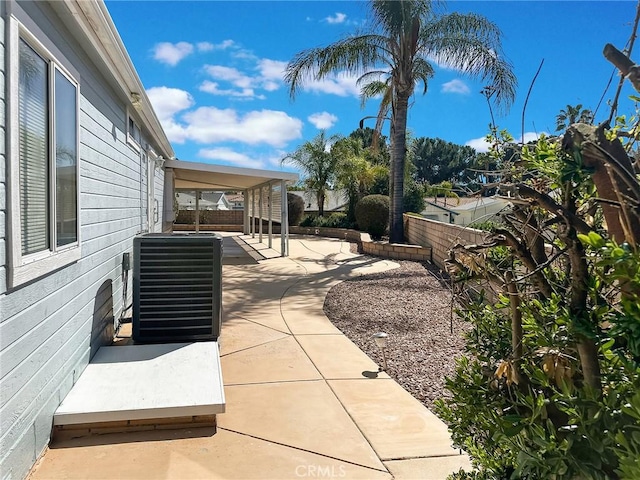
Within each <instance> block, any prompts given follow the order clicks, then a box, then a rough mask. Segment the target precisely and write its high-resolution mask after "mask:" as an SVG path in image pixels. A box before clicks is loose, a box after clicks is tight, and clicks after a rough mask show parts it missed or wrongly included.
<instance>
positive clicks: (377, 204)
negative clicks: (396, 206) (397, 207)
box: [356, 195, 389, 240]
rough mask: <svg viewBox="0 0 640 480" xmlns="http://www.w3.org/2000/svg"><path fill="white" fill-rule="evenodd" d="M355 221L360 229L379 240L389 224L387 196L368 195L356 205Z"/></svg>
mask: <svg viewBox="0 0 640 480" xmlns="http://www.w3.org/2000/svg"><path fill="white" fill-rule="evenodd" d="M356 222H357V224H358V227H359V229H360V230H362V231H365V232H367V233H368V234H369V235H371V238H372V239H373V240H381V239H382V236H383V235H384V234H385V232H386V231H387V226H388V225H389V197H387V196H384V195H368V196H366V197H364V198H363V199H362V200H360V201H359V202H358V204H357V205H356Z"/></svg>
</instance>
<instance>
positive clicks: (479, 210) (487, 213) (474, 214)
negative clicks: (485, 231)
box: [454, 201, 507, 227]
mask: <svg viewBox="0 0 640 480" xmlns="http://www.w3.org/2000/svg"><path fill="white" fill-rule="evenodd" d="M506 206H507V202H504V201H491V202H490V203H487V204H481V205H477V206H475V207H473V208H465V209H460V210H458V212H459V215H456V216H455V217H454V223H455V224H456V225H460V226H463V227H464V226H467V225H469V224H471V223H473V222H483V221H487V220H491V219H492V218H493V217H494V216H495V215H496V214H498V213H499V212H501V211H502V210H504V208H505V207H506Z"/></svg>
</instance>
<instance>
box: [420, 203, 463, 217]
mask: <svg viewBox="0 0 640 480" xmlns="http://www.w3.org/2000/svg"><path fill="white" fill-rule="evenodd" d="M424 203H425V209H424V210H423V212H424V211H427V210H428V209H427V208H426V206H427V205H431V206H432V207H434V208H437V209H439V210H442V211H445V212H449V213H452V214H454V215H459V214H458V212H455V211H453V210H451V209H450V208H447V207H445V206H443V205H438V204H437V203H433V202H431V201H429V200H425V201H424Z"/></svg>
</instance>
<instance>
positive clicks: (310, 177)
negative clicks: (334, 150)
mask: <svg viewBox="0 0 640 480" xmlns="http://www.w3.org/2000/svg"><path fill="white" fill-rule="evenodd" d="M339 138H340V137H339V136H336V135H333V136H327V134H326V133H325V131H324V130H323V131H321V132H320V133H319V134H318V135H317V136H316V137H315V138H314V139H313V140H311V141H307V142H304V143H303V144H302V145H300V147H298V148H297V149H296V150H295V151H294V152H293V153H290V154H289V155H287V156H285V157H284V158H283V159H282V160H281V162H282V163H287V164H290V165H294V166H296V167H298V168H299V169H300V170H301V171H302V175H303V177H304V178H303V182H304V185H305V187H306V188H307V189H308V190H310V191H312V192H313V193H314V194H315V196H316V200H317V202H318V213H319V215H320V216H323V215H324V203H325V198H326V195H327V191H328V190H330V189H331V188H332V186H333V185H334V183H335V180H336V170H337V165H338V158H337V157H336V156H335V155H332V154H331V145H332V144H333V143H335V142H336V141H337V140H338V139H339Z"/></svg>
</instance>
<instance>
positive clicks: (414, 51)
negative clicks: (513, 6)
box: [285, 0, 516, 242]
mask: <svg viewBox="0 0 640 480" xmlns="http://www.w3.org/2000/svg"><path fill="white" fill-rule="evenodd" d="M371 10H372V17H373V23H372V25H371V31H370V32H368V33H364V34H360V35H355V36H349V37H347V38H344V39H342V40H339V41H337V42H336V43H333V44H331V45H328V46H326V47H323V48H313V49H309V50H305V51H302V52H300V53H298V54H297V55H296V56H295V57H294V58H293V59H292V60H291V61H290V62H289V64H288V66H287V69H286V73H285V81H286V82H287V83H288V84H289V88H290V94H291V96H292V98H294V97H295V94H296V92H297V91H298V90H299V89H300V88H301V87H302V85H303V84H304V83H305V82H306V81H308V80H311V79H313V80H320V79H322V78H324V77H326V76H328V75H330V74H332V73H335V72H338V71H342V70H344V71H347V72H349V73H351V74H355V75H361V77H360V80H361V84H362V85H364V86H365V87H366V86H367V85H371V90H376V91H377V92H378V93H380V92H382V94H383V102H382V105H381V107H382V108H381V109H380V112H381V114H382V116H383V117H384V116H386V113H387V112H388V111H389V109H390V113H391V137H390V139H391V179H390V180H391V182H390V183H391V188H392V192H391V208H390V217H391V219H392V221H391V224H390V241H391V242H402V241H403V237H404V232H403V225H402V197H403V190H404V170H405V168H404V164H405V156H406V130H407V112H408V109H409V99H410V97H411V96H412V95H413V93H414V89H415V86H416V84H417V83H420V84H422V85H423V87H424V88H423V93H424V92H426V89H427V83H428V80H429V79H430V78H431V77H432V76H433V75H434V69H433V66H432V65H431V62H436V63H439V64H442V65H446V66H448V67H453V68H455V69H457V70H459V71H460V72H462V73H464V74H467V75H470V76H472V77H475V78H480V79H482V80H487V79H490V81H491V84H492V86H493V87H495V91H496V95H495V96H494V97H493V98H494V101H496V103H497V104H498V105H499V106H503V107H507V106H508V105H509V104H510V103H511V102H512V101H513V98H514V96H515V85H516V79H515V76H514V75H513V72H512V71H511V66H510V65H509V63H508V62H506V61H505V60H504V59H503V58H502V57H501V55H500V53H501V51H502V48H501V41H500V37H501V33H500V30H499V29H498V28H497V26H496V25H494V24H493V23H491V22H490V21H488V20H487V19H486V18H484V17H482V16H479V15H475V14H459V13H451V14H439V13H438V12H436V11H435V10H434V8H433V6H432V2H431V1H429V0H372V1H371ZM376 77H377V78H378V79H379V80H377V83H376V80H375V78H376ZM385 103H386V105H385ZM381 118H382V117H381ZM379 124H381V121H380V122H379Z"/></svg>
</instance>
